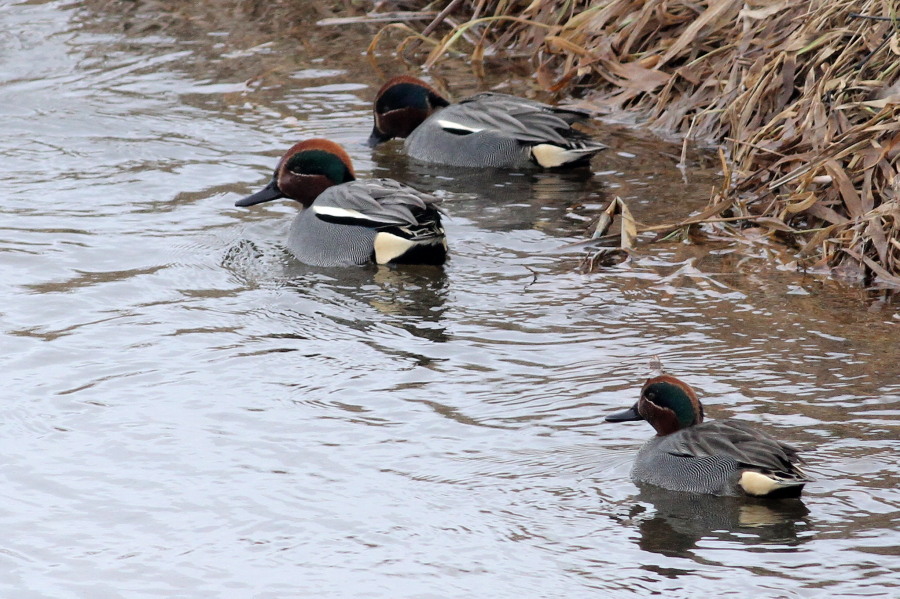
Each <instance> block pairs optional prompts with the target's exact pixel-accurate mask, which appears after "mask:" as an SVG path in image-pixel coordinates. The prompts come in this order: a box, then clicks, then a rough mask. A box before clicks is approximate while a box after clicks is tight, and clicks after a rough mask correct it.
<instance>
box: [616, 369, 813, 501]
mask: <svg viewBox="0 0 900 599" xmlns="http://www.w3.org/2000/svg"><path fill="white" fill-rule="evenodd" d="M606 420H607V422H625V421H629V420H646V421H647V422H649V423H650V424H651V425H652V426H653V428H655V429H656V433H657V434H656V436H655V437H653V438H652V439H650V440H649V441H647V443H645V444H644V446H643V447H641V449H640V451H639V452H638V455H637V458H636V459H635V462H634V467H633V468H632V470H631V478H632V480H634V481H635V482H637V483H649V484H651V485H656V486H658V487H663V488H665V489H669V490H671V491H688V492H692V493H706V494H711V495H750V496H754V497H798V496H799V495H800V491H801V490H802V489H803V485H805V484H806V483H807V482H809V481H811V480H812V479H811V478H809V477H808V476H807V475H806V473H805V472H803V470H802V469H801V467H800V464H802V463H803V460H802V459H801V458H800V456H799V455H797V450H796V449H794V448H793V447H791V446H790V445H787V444H785V443H782V442H781V441H778V440H776V439H775V438H773V437H771V436H769V435H768V434H766V433H764V432H762V431H759V430H757V429H755V428H753V427H751V426H749V425H747V424H745V423H744V422H741V421H738V420H714V421H712V422H703V406H702V405H701V404H700V400H699V399H697V395H696V393H694V390H693V389H691V387H690V386H689V385H688V384H687V383H685V382H683V381H681V380H679V379H677V378H675V377H674V376H669V375H666V374H661V375H660V376H655V377H653V378H650V379H648V380H647V382H646V383H644V387H643V388H642V389H641V397H640V399H638V402H637V403H636V404H635V405H634V406H633V407H631V408H629V409H627V410H625V411H624V412H620V413H617V414H612V415H610V416H607V417H606Z"/></svg>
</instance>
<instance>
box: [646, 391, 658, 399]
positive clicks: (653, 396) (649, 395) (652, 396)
mask: <svg viewBox="0 0 900 599" xmlns="http://www.w3.org/2000/svg"><path fill="white" fill-rule="evenodd" d="M647 399H656V392H655V391H647Z"/></svg>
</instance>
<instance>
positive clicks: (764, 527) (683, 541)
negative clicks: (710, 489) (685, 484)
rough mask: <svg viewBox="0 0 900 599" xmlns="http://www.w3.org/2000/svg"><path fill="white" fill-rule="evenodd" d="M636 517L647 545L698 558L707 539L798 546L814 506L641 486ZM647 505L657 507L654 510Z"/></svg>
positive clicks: (634, 510) (795, 501)
mask: <svg viewBox="0 0 900 599" xmlns="http://www.w3.org/2000/svg"><path fill="white" fill-rule="evenodd" d="M639 488H640V493H639V494H638V496H637V498H636V499H637V504H636V505H635V506H634V507H633V508H632V510H631V516H632V518H634V519H635V520H637V521H638V530H639V531H640V533H641V538H640V540H639V541H638V545H639V546H640V548H641V549H644V550H646V551H652V552H653V553H660V554H662V555H666V556H670V557H692V550H693V549H694V548H695V547H696V546H697V543H698V541H700V540H701V539H719V540H723V541H728V542H730V543H745V544H748V545H759V544H779V545H789V546H795V545H800V544H802V543H803V542H804V540H803V537H801V536H799V535H798V533H799V532H800V531H802V530H803V529H804V528H805V527H806V526H807V525H808V522H807V521H806V516H807V515H808V514H809V510H808V509H807V508H806V506H805V505H804V504H803V501H802V500H800V499H780V500H771V499H768V500H763V499H754V498H750V497H716V496H714V495H697V494H693V493H680V492H675V491H668V490H666V489H660V488H658V487H653V486H650V485H639ZM646 504H650V505H651V506H652V508H653V511H652V512H648V510H647V506H646Z"/></svg>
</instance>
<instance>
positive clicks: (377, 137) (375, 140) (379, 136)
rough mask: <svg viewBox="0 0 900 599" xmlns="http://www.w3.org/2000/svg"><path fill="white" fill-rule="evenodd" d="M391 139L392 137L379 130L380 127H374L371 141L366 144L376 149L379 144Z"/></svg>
mask: <svg viewBox="0 0 900 599" xmlns="http://www.w3.org/2000/svg"><path fill="white" fill-rule="evenodd" d="M389 139H391V136H390V135H386V134H384V133H382V132H381V131H379V130H378V127H372V134H371V135H370V136H369V141H367V142H366V143H367V144H369V147H370V148H374V147H375V146H377V145H378V144H380V143H382V142H385V141H388V140H389Z"/></svg>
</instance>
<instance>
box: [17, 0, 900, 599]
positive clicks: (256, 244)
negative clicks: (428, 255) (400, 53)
mask: <svg viewBox="0 0 900 599" xmlns="http://www.w3.org/2000/svg"><path fill="white" fill-rule="evenodd" d="M229 6H230V5H229ZM111 7H113V8H115V7H118V9H117V10H119V11H120V12H118V13H117V12H111V11H112V10H113V9H112V8H111ZM166 7H167V5H165V4H160V5H159V6H152V5H151V6H149V7H146V6H143V5H141V6H137V5H135V7H132V8H129V7H125V6H124V5H122V4H103V3H95V4H88V5H86V6H81V5H79V4H74V3H67V2H58V1H56V2H14V3H7V4H6V5H4V6H2V7H0V23H2V25H3V27H2V31H4V32H5V33H3V34H2V35H0V49H2V52H0V56H2V59H0V60H2V69H0V72H2V76H0V123H2V127H3V131H4V132H5V133H6V135H4V136H3V137H2V139H0V156H2V161H0V180H2V183H3V188H4V195H3V197H4V201H3V202H2V205H0V269H2V270H0V273H2V277H3V281H4V282H5V285H4V288H3V292H2V299H3V302H2V305H0V334H2V339H3V352H2V354H0V356H2V358H0V359H2V369H0V372H2V374H0V381H2V382H3V385H4V387H5V389H6V392H5V394H4V402H3V408H4V409H3V415H2V420H0V423H2V440H3V458H4V459H3V466H2V468H0V477H2V485H0V488H2V509H0V525H2V528H3V530H4V535H3V540H2V541H0V564H2V567H0V589H2V593H0V594H2V595H4V596H10V597H13V596H14V597H17V598H37V597H41V598H43V597H53V598H60V597H90V598H119V597H122V598H136V597H192V598H199V597H258V598H267V597H271V598H275V597H278V598H284V597H310V596H317V597H386V598H393V599H396V598H400V597H403V598H416V599H419V598H432V597H433V598H442V599H444V598H447V597H472V596H491V597H495V598H497V599H501V598H512V597H516V598H521V597H563V596H566V597H589V596H647V595H650V594H654V593H665V594H667V595H669V596H673V597H681V596H689V595H690V596H696V595H700V596H713V595H721V596H735V597H775V596H777V597H813V596H827V597H836V596H873V597H880V596H892V595H895V594H897V593H898V592H900V591H898V586H900V575H898V562H897V558H896V555H897V553H898V552H900V534H898V532H897V510H898V504H900V492H898V490H897V483H898V471H900V469H898V466H897V438H898V435H897V416H898V413H900V409H898V400H900V383H898V376H897V375H898V366H897V364H898V363H900V344H898V342H897V337H898V336H897V330H898V325H900V318H898V316H897V310H896V306H895V305H893V304H891V303H890V302H887V301H884V300H881V299H879V298H878V297H873V296H872V295H871V294H867V293H865V292H862V291H859V290H853V289H849V288H845V287H842V286H840V285H838V284H836V283H834V282H831V281H829V280H827V279H822V278H817V277H813V276H805V275H801V274H797V273H795V272H792V271H791V270H790V269H788V268H781V267H779V266H778V264H779V262H778V261H774V260H770V258H771V257H772V256H783V255H784V252H783V250H781V249H780V248H778V247H777V246H774V245H772V244H770V243H769V242H768V241H766V240H765V239H764V238H762V237H758V238H757V239H756V240H755V242H754V243H751V244H748V245H741V246H738V245H730V244H723V243H709V244H705V245H699V246H698V245H691V244H687V243H683V242H679V241H673V242H666V243H658V244H652V245H651V244H649V243H642V244H641V246H640V247H639V248H638V250H637V251H636V252H635V254H634V256H633V257H632V259H631V260H629V261H627V262H625V263H623V264H621V265H618V266H615V267H609V268H602V269H599V270H597V271H596V272H586V271H585V270H584V269H582V268H580V267H579V264H580V261H581V260H582V258H583V252H582V251H581V250H580V249H571V250H567V251H565V250H564V251H560V250H559V248H561V247H563V246H566V245H567V244H572V243H575V242H578V241H581V240H583V239H584V237H585V235H586V234H587V232H588V230H589V226H590V223H591V221H592V220H593V219H594V218H596V216H597V214H598V213H599V211H600V210H601V209H602V208H603V206H604V205H605V203H606V202H607V201H608V200H609V199H610V198H611V197H612V196H613V195H620V196H622V197H623V198H625V199H626V201H627V202H628V203H629V206H630V207H631V209H632V210H633V211H634V213H635V216H636V218H637V219H638V220H640V221H641V222H644V223H659V222H672V221H674V220H675V219H677V218H678V216H679V215H680V214H683V213H684V212H685V206H687V207H688V208H689V209H700V208H702V207H703V206H704V205H705V203H706V199H707V198H708V196H709V190H710V189H711V187H712V186H713V185H715V184H716V183H717V181H718V179H717V172H716V159H715V157H714V156H705V155H703V154H694V153H692V155H691V160H690V164H689V167H688V169H687V176H686V177H684V176H683V175H682V173H681V172H679V171H678V170H677V169H676V167H675V164H676V162H677V161H678V155H679V153H680V149H679V148H678V147H674V146H670V145H667V144H664V143H662V142H660V141H657V140H654V139H653V138H652V137H651V136H650V135H649V134H646V133H643V132H633V133H629V132H627V131H622V130H619V129H616V128H610V127H598V129H597V135H598V137H600V138H601V139H602V140H603V141H604V142H606V143H608V144H610V146H611V149H610V150H609V151H608V152H606V153H605V154H604V155H603V156H602V157H601V158H599V159H597V160H596V161H595V163H594V165H593V168H592V169H591V170H590V171H583V172H580V173H569V174H557V173H530V174H528V173H489V174H480V173H471V172H469V173H465V174H464V175H463V176H460V175H459V174H455V173H448V172H447V171H446V170H444V169H435V168H433V167H425V166H421V165H415V164H408V163H407V162H406V161H405V160H404V159H403V157H402V156H400V155H399V153H398V151H397V145H396V144H389V145H387V146H384V147H381V148H378V149H377V150H376V151H374V152H372V151H370V150H369V149H368V148H367V147H366V146H365V145H364V143H363V142H364V141H365V139H366V138H367V136H368V133H369V130H370V128H371V116H370V112H369V102H370V101H371V97H372V95H373V93H374V91H375V90H376V89H377V88H378V87H379V86H380V84H381V82H382V80H383V78H384V77H385V76H386V75H387V74H390V72H399V71H400V70H401V69H402V68H403V67H402V65H400V64H398V63H394V62H392V60H391V59H390V58H389V57H383V58H382V59H381V60H380V61H379V63H378V64H377V66H378V67H379V68H380V69H381V70H379V68H375V67H373V66H372V65H370V64H369V63H367V62H366V61H365V59H364V57H363V54H362V51H363V49H364V48H365V46H366V45H367V44H368V42H369V40H370V39H371V35H372V34H373V33H374V30H373V29H369V28H367V27H365V26H349V27H343V28H331V29H322V28H315V27H313V26H312V25H311V24H312V22H313V21H314V20H315V19H317V18H318V17H319V16H320V15H317V14H313V12H312V9H309V10H310V14H307V15H305V16H304V19H302V20H300V21H296V22H294V21H292V22H291V23H292V24H291V25H290V27H288V26H287V25H285V24H284V21H283V20H279V19H282V17H283V16H284V13H283V12H279V11H281V10H282V9H283V7H280V5H277V4H276V5H273V7H274V8H272V9H271V10H269V11H264V10H261V11H258V12H246V11H243V12H242V10H238V9H236V8H234V7H232V10H222V9H221V7H222V3H220V2H212V3H210V4H209V7H208V8H206V9H204V8H197V7H195V8H193V9H178V10H167V9H166ZM279 7H280V8H279ZM217 8H218V9H219V10H216V9H217ZM95 9H96V10H95ZM179 10H180V11H182V12H178V11H179ZM204 10H205V11H206V12H204ZM121 11H124V12H121ZM489 71H490V70H489ZM434 76H435V77H436V78H438V80H439V82H440V83H441V84H447V85H448V87H450V88H451V89H452V90H453V91H454V92H455V93H456V94H457V95H458V96H463V95H465V94H466V93H469V92H472V91H475V90H477V89H501V90H507V91H514V92H516V93H527V92H528V89H529V81H528V79H527V78H522V79H513V80H509V81H505V80H503V79H502V77H503V76H502V75H498V76H497V78H495V79H488V80H485V81H479V80H477V79H475V78H473V77H472V75H471V73H470V72H469V71H468V70H467V69H466V67H465V66H464V65H462V64H461V63H460V64H456V63H450V64H449V65H448V66H447V67H445V68H444V69H443V70H441V71H439V72H437V73H435V74H434ZM311 136H325V137H329V138H331V139H334V140H336V141H338V142H340V143H342V144H344V145H345V146H346V147H347V149H348V151H349V152H350V154H351V156H352V158H353V160H354V163H355V165H356V168H357V171H358V172H359V174H360V175H361V176H393V177H396V178H399V179H401V180H404V181H407V182H409V183H411V184H414V185H416V186H418V187H420V188H422V189H425V190H429V191H434V192H435V193H438V194H439V195H441V196H442V197H443V198H444V207H445V209H446V212H447V213H448V216H449V218H448V221H447V232H448V236H449V238H450V243H451V252H452V255H451V259H450V261H449V262H448V264H447V265H446V267H444V268H443V269H439V268H434V267H405V268H386V267H374V266H372V267H361V268H350V269H315V268H309V267H306V266H304V265H302V264H298V263H297V262H295V261H294V260H293V259H292V258H291V257H290V255H289V254H287V252H286V251H285V250H284V248H283V246H282V241H283V240H284V238H285V236H286V231H287V226H288V223H289V222H290V219H291V218H292V216H293V215H294V214H295V213H296V207H295V206H293V205H291V204H290V203H288V202H281V203H279V202H275V203H270V204H265V205H262V206H258V207H254V208H253V209H252V210H248V209H239V208H234V207H233V203H234V201H235V200H236V199H238V198H239V197H241V196H242V195H243V194H247V193H250V192H252V191H255V190H256V189H258V188H259V187H260V186H261V185H263V184H265V182H266V181H267V180H268V177H270V176H271V171H272V169H273V167H274V165H275V161H276V160H277V157H278V156H279V155H280V153H281V152H282V151H283V150H284V149H286V148H287V147H289V146H290V145H292V144H293V143H295V142H296V141H299V140H301V139H304V138H307V137H311ZM748 235H752V232H750V233H748ZM649 240H650V237H644V238H642V241H643V242H649ZM653 355H659V356H660V358H661V359H662V360H663V362H664V364H665V365H666V367H667V369H668V370H669V371H670V372H672V373H674V374H677V375H679V376H681V377H683V378H684V379H685V380H686V381H688V382H689V383H690V384H691V385H693V386H694V387H695V388H696V389H697V390H698V392H699V393H700V395H701V398H702V399H703V401H704V404H705V406H706V408H707V413H708V415H709V416H710V417H713V418H724V417H734V418H741V419H746V420H749V421H752V422H754V423H758V424H759V425H760V426H763V427H765V428H766V429H767V430H769V431H770V432H773V433H775V434H777V435H779V436H781V437H783V438H784V439H785V440H790V441H792V442H794V443H796V444H797V445H799V446H800V447H802V448H803V451H804V455H806V457H807V459H808V461H809V464H810V466H809V469H810V471H811V473H812V474H813V475H814V476H815V477H816V478H817V481H816V482H815V483H812V484H810V485H808V487H807V489H806V492H805V494H804V498H803V500H802V502H782V503H776V504H771V503H768V504H767V503H754V502H738V501H733V500H722V499H716V498H691V497H680V496H677V495H675V496H673V495H672V494H666V493H661V492H659V491H654V490H653V489H638V488H637V487H635V486H634V485H633V484H632V483H631V482H630V480H629V479H628V470H629V467H630V463H631V460H632V458H633V456H634V454H635V452H636V451H637V449H638V447H639V446H640V444H641V442H642V441H643V440H644V439H646V438H647V437H648V436H649V435H650V433H651V429H650V428H649V427H648V426H647V425H646V424H644V423H629V424H618V425H614V424H609V423H605V422H603V417H604V416H605V415H606V414H607V413H610V412H611V411H614V410H617V409H619V408H622V407H627V406H628V405H630V404H631V403H633V402H634V400H635V399H636V398H637V392H638V390H639V388H640V385H641V383H642V381H643V379H644V378H645V377H646V376H647V363H648V361H649V359H650V357H651V356H653Z"/></svg>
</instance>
